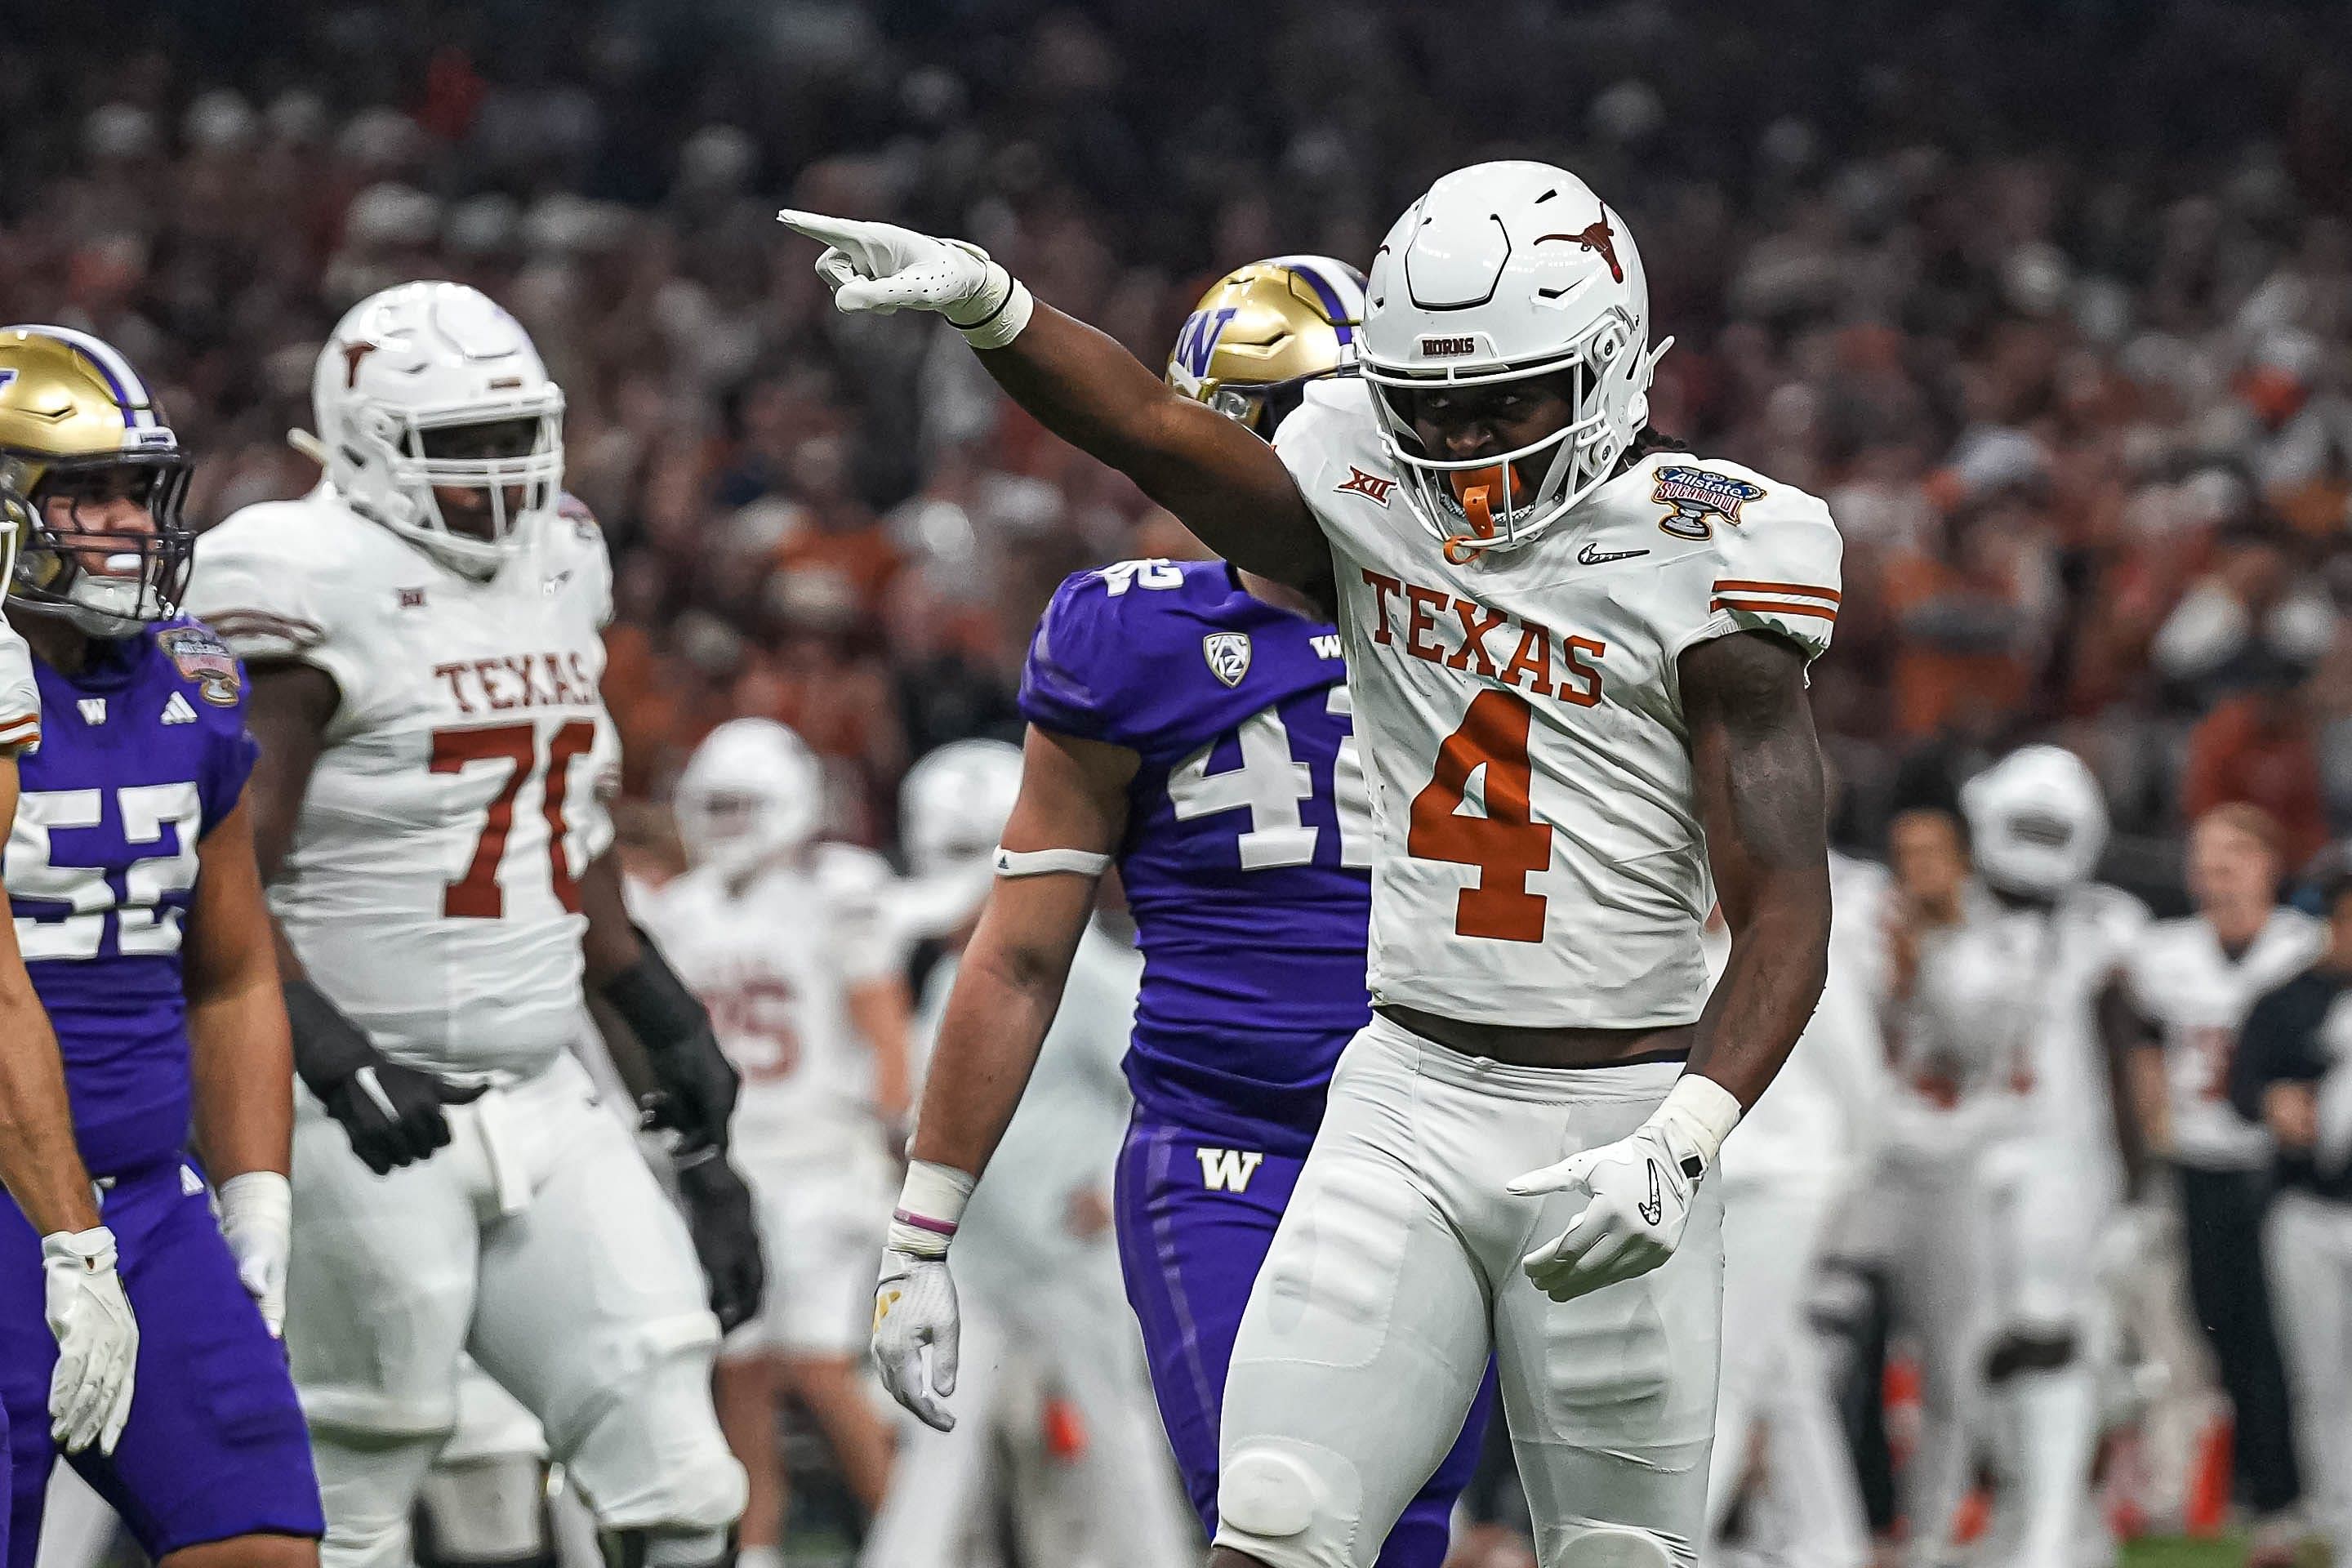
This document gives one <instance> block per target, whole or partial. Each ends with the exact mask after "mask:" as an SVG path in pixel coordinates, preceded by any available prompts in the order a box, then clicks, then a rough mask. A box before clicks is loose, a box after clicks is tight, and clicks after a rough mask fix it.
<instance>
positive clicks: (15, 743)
mask: <svg viewBox="0 0 2352 1568" xmlns="http://www.w3.org/2000/svg"><path fill="white" fill-rule="evenodd" d="M40 743H41V716H40V715H39V714H38V713H20V714H18V715H17V716H16V718H14V719H10V720H8V721H5V722H0V746H7V747H11V748H17V747H24V746H37V745H39V744H40Z"/></svg>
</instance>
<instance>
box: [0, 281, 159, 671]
mask: <svg viewBox="0 0 2352 1568" xmlns="http://www.w3.org/2000/svg"><path fill="white" fill-rule="evenodd" d="M0 490H5V491H13V492H14V493H15V494H16V496H18V497H20V498H22V500H23V502H24V503H25V509H26V515H25V518H24V523H23V528H22V532H21V537H19V538H18V539H16V541H15V542H14V548H13V549H12V552H11V553H12V556H13V559H12V560H11V561H10V563H9V566H10V570H9V574H8V597H9V599H10V601H11V602H12V603H15V604H16V605H22V606H23V607H25V608H26V609H28V610H36V611H38V612H40V613H42V614H44V615H56V616H64V617H65V618H66V619H67V620H69V621H71V622H72V623H73V624H74V625H75V626H79V627H80V628H81V629H82V630H83V631H85V632H87V633H89V635H90V636H92V637H127V636H129V635H130V634H131V633H132V632H135V631H137V630H138V629H139V628H140V627H142V626H149V625H152V624H153V623H154V622H157V621H162V620H168V619H170V618H171V617H172V616H174V615H176V614H178V613H179V604H180V594H181V590H182V589H183V588H184V587H185V586H186V584H187V574H188V558H189V554H190V552H191V551H192V550H193V549H194V543H195V536H194V533H192V532H191V531H189V529H188V527H187V524H186V522H185V521H184V518H183V516H182V509H183V507H184V504H185V501H186V499H187V490H188V463H187V458H185V457H184V455H183V454H182V452H181V450H180V440H179V437H177V436H175V435H173V432H172V427H171V426H168V425H166V424H164V423H163V414H162V411H161V410H160V409H158V408H157V407H156V405H155V400H154V398H153V396H152V395H151V394H150V393H149V392H148V390H147V384H146V383H145V382H143V381H142V380H141V379H140V377H139V374H138V373H137V372H136V371H134V370H132V369H131V364H130V362H129V361H127V360H125V359H124V358H123V357H122V356H121V354H120V353H116V352H115V351H114V350H113V349H112V348H111V347H110V346H109V345H107V344H106V343H103V342H100V341H99V340H98V339H96V338H94V337H91V336H90V335H89V333H87V332H78V331H73V330H72V329H71V328H68V327H40V326H21V327H7V328H0ZM123 500H129V501H131V502H132V503H134V504H135V505H136V506H138V507H140V508H142V510H144V511H145V512H146V514H147V517H148V518H149V519H150V520H151V526H149V527H147V528H143V529H136V528H128V527H121V526H114V527H109V526H107V523H108V517H107V514H108V513H110V512H112V511H114V510H115V508H116V505H117V503H119V502H121V501H123ZM93 557H95V558H97V559H99V560H100V561H101V562H102V563H103V564H102V566H100V567H95V568H94V567H92V566H91V564H90V561H91V559H92V558H93Z"/></svg>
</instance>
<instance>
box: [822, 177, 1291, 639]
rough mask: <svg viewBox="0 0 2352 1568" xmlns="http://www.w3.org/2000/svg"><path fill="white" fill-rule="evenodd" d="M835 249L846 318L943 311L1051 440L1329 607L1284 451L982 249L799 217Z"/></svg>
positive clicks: (1235, 556) (1219, 547)
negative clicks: (1039, 296)
mask: <svg viewBox="0 0 2352 1568" xmlns="http://www.w3.org/2000/svg"><path fill="white" fill-rule="evenodd" d="M777 216H779V217H780V218H782V221H783V222H784V223H785V224H786V225H787V226H790V227H792V228H793V229H794V230H796V231H797V232H799V233H801V234H803V235H806V236H807V237H810V238H811V239H814V240H816V241H818V242H819V243H821V244H823V245H824V246H826V247H828V248H827V249H826V250H825V252H824V255H823V256H822V257H820V258H818V260H817V270H818V272H819V273H821V274H822V275H823V276H824V279H825V281H826V282H827V283H828V284H829V285H831V286H832V288H833V289H834V291H835V294H834V298H835V303H836V304H838V305H839V306H840V307H841V309H843V310H875V311H879V312H882V313H885V314H887V313H889V312H892V311H896V310H931V311H935V312H937V313H938V314H940V315H942V316H944V317H946V318H947V320H948V321H949V322H950V324H951V325H953V326H955V327H957V328H958V329H959V330H960V331H962V332H963V333H964V336H965V339H966V341H968V342H971V345H972V346H973V348H974V349H976V350H978V351H979V353H980V363H982V365H984V366H986V367H987V370H988V374H991V375H992V376H994V377H995V378H996V382H997V384H998V385H1000V386H1002V387H1003V388H1004V390H1005V391H1006V392H1007V393H1009V394H1010V395H1012V397H1013V401H1014V402H1016V403H1018V404H1020V405H1021V406H1022V407H1024V408H1025V409H1027V410H1028V411H1029V412H1030V413H1031V414H1033V415H1034V416H1036V417H1037V419H1038V421H1039V422H1040V423H1041V424H1043V425H1044V426H1045V427H1046V428H1047V429H1048V430H1051V431H1052V432H1054V434H1055V435H1056V436H1059V437H1062V439H1064V440H1066V441H1067V442H1069V443H1070V444H1071V445H1072V446H1074V447H1077V448H1079V449H1080V450H1081V451H1084V452H1086V453H1088V454H1089V455H1091V456H1093V457H1096V458H1100V459H1101V460H1102V461H1104V462H1106V463H1108V464H1109V465H1110V466H1111V467H1112V468H1117V469H1118V470H1119V471H1120V472H1122V473H1124V474H1126V475H1127V476H1128V477H1129V479H1133V480H1134V481H1135V482H1136V483H1137V484H1138V485H1139V486H1140V487H1141V488H1142V489H1143V492H1144V493H1145V494H1146V495H1148V496H1150V498H1151V499H1152V500H1155V501H1158V502H1159V503H1160V505H1161V506H1164V507H1166V508H1167V509H1168V510H1170V511H1171V512H1174V513H1175V514H1176V516H1177V517H1178V518H1180V519H1181V520H1182V521H1183V523H1184V525H1185V526H1186V527H1188V528H1190V529H1191V530H1192V531H1193V532H1195V533H1197V534H1199V535H1200V536H1201V538H1202V540H1203V541H1204V542H1206V543H1207V544H1208V546H1209V547H1210V548H1211V549H1212V550H1214V551H1215V552H1217V553H1218V554H1220V555H1222V556H1223V557H1224V558H1225V559H1226V560H1228V561H1231V562H1233V563H1234V564H1235V565H1238V566H1241V567H1243V568H1244V569H1246V570H1248V571H1251V572H1255V573H1257V574H1260V575H1261V576H1265V577H1271V578H1273V579H1274V580H1275V581H1276V582H1278V583H1286V584H1290V585H1291V586H1292V587H1294V588H1299V589H1303V590H1305V591H1306V592H1307V593H1308V594H1309V595H1316V594H1318V592H1319V591H1321V590H1323V589H1324V587H1325V585H1326V584H1328V580H1329V578H1330V574H1331V564H1330V556H1329V553H1328V551H1327V549H1326V548H1325V545H1324V542H1323V536H1322V532H1321V531H1320V530H1319V529H1318V527H1317V526H1316V523H1315V520H1314V518H1313V517H1312V515H1310V514H1309V513H1308V511H1307V503H1306V501H1305V500H1302V499H1301V498H1300V496H1299V493H1298V487H1297V485H1296V484H1295V483H1294V482H1292V480H1291V478H1290V472H1289V470H1288V469H1287V468H1285V467H1284V466H1283V462H1282V459H1281V458H1278V457H1276V455H1275V451H1274V448H1273V447H1269V446H1267V445H1266V444H1265V442H1264V441H1262V440H1260V439H1259V438H1258V437H1255V436H1254V435H1252V434H1251V433H1250V432H1249V431H1247V430H1245V429H1244V428H1243V427H1242V426H1240V425H1238V424H1236V423H1234V421H1233V420H1231V419H1228V418H1226V417H1225V416H1223V415H1222V414H1219V413H1217V412H1216V411H1214V410H1213V409H1212V408H1210V407H1208V406H1207V405H1204V404H1201V403H1197V402H1195V401H1193V400H1192V399H1191V398H1189V397H1185V396H1183V395H1181V394H1179V393H1178V392H1176V391H1175V390H1174V389H1173V388H1171V387H1170V386H1169V385H1168V384H1166V383H1165V382H1163V381H1161V380H1160V377H1159V376H1157V375H1155V374H1152V372H1151V371H1150V369H1148V368H1147V367H1146V366H1144V365H1143V364H1142V363H1139V361H1138V360H1137V359H1136V358H1135V356H1134V355H1132V354H1130V353H1128V352H1127V351H1126V350H1125V349H1123V348H1121V347H1119V345H1118V343H1116V342H1112V341H1111V340H1110V339H1109V338H1108V337H1106V336H1105V335H1103V334H1102V333H1101V332H1098V331H1096V330H1095V329H1094V328H1092V327H1089V326H1087V324H1086V323H1085V322H1083V321H1076V320H1074V319H1073V318H1071V317H1069V316H1066V315H1064V314H1063V313H1062V312H1061V311H1059V310H1055V309H1054V308H1053V307H1052V306H1050V305H1046V304H1044V303H1041V302H1038V301H1035V300H1032V299H1031V298H1030V295H1029V290H1028V289H1026V288H1024V287H1023V286H1022V285H1021V284H1019V283H1018V282H1015V281H1014V280H1013V279H1012V277H1011V276H1010V275H1009V274H1007V273H1006V272H1005V270H1004V268H1003V267H1002V266H1001V265H999V264H998V263H996V262H993V261H991V260H990V259H989V258H987V256H986V255H985V254H984V253H983V252H981V251H979V250H976V249H974V248H972V247H969V246H965V245H962V244H961V243H960V242H958V241H953V240H944V239H935V238H932V237H930V236H929V235H923V234H917V233H915V232H913V231H912V230H910V229H904V228H899V227H898V226H894V225H891V224H879V223H863V222H858V221H856V220H854V219H848V218H833V217H824V216H820V215H818V214H815V213H803V212H791V211H786V212H783V213H780V214H778V215H777Z"/></svg>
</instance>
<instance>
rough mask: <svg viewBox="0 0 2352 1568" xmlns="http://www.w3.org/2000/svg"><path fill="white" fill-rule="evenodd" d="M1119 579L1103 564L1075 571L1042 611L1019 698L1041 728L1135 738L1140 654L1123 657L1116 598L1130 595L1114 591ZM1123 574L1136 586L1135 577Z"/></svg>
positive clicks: (1123, 740) (1114, 739)
mask: <svg viewBox="0 0 2352 1568" xmlns="http://www.w3.org/2000/svg"><path fill="white" fill-rule="evenodd" d="M1122 564H1132V563H1122ZM1147 564H1149V563H1147ZM1116 581H1118V580H1114V579H1112V578H1110V577H1108V576H1107V575H1106V574H1104V573H1102V572H1078V573H1074V574H1071V575H1070V576H1069V577H1067V578H1066V579H1064V580H1063V583H1062V585H1061V586H1060V587H1059V588H1057V589H1055V592H1054V599H1053V602H1052V603H1051V604H1049V605H1046V606H1045V615H1044V616H1041V617H1039V619H1038V622H1037V631H1036V634H1035V635H1034V637H1031V638H1030V639H1029V658H1028V660H1027V662H1026V663H1025V664H1024V666H1023V667H1022V670H1021V716H1022V717H1023V718H1024V719H1026V720H1028V721H1029V722H1031V723H1032V724H1034V725H1036V726H1037V727H1038V728H1039V729H1041V730H1051V731H1054V732H1055V734H1057V735H1075V736H1076V737H1077V738H1078V739H1079V740H1082V741H1101V742H1108V743H1109V744H1112V745H1121V746H1124V745H1131V744H1132V743H1133V742H1134V729H1133V726H1132V724H1131V722H1130V712H1131V709H1132V706H1133V704H1132V703H1131V701H1130V700H1129V692H1128V691H1127V689H1126V688H1127V684H1128V679H1127V678H1128V677H1129V672H1131V671H1132V669H1133V668H1134V667H1135V664H1136V662H1137V661H1136V660H1135V658H1133V650H1131V649H1129V650H1126V656H1125V657H1122V649H1121V642H1122V638H1121V635H1120V627H1119V619H1120V616H1119V611H1120V609H1121V607H1122V606H1121V605H1120V602H1119V601H1120V599H1121V598H1122V597H1124V596H1125V595H1123V594H1122V595H1114V594H1113V593H1112V592H1111V589H1112V587H1113V586H1114V585H1115V582H1116ZM1123 581H1124V582H1125V584H1126V587H1127V592H1129V593H1131V592H1133V591H1134V589H1133V586H1132V584H1133V579H1132V578H1131V577H1128V578H1126V579H1124V580H1123Z"/></svg>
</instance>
